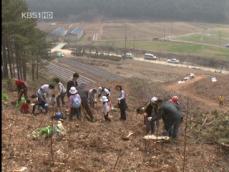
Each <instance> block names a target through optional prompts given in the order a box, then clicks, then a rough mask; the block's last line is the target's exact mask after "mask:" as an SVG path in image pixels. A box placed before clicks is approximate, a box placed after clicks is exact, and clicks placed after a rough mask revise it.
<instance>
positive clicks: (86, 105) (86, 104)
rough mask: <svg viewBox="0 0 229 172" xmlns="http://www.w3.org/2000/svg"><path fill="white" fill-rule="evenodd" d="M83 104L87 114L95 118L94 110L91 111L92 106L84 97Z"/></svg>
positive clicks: (91, 118)
mask: <svg viewBox="0 0 229 172" xmlns="http://www.w3.org/2000/svg"><path fill="white" fill-rule="evenodd" d="M81 105H82V107H83V108H84V109H85V111H86V113H87V115H88V116H89V117H90V120H93V119H94V116H93V114H92V111H91V109H90V106H89V103H88V101H87V100H83V99H82V104H81Z"/></svg>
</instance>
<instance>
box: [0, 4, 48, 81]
mask: <svg viewBox="0 0 229 172" xmlns="http://www.w3.org/2000/svg"><path fill="white" fill-rule="evenodd" d="M2 6H3V8H2V47H1V48H2V76H3V78H14V77H17V78H19V79H24V80H26V79H27V76H28V73H31V75H32V79H33V80H34V79H36V78H38V69H39V66H38V65H39V63H40V61H41V59H42V58H47V47H48V45H47V43H46V34H45V33H43V32H42V31H40V30H39V29H37V28H36V21H35V20H33V19H25V18H22V12H26V11H28V7H27V4H26V2H25V1H23V0H2ZM28 67H29V69H31V70H30V71H31V72H30V71H29V70H28Z"/></svg>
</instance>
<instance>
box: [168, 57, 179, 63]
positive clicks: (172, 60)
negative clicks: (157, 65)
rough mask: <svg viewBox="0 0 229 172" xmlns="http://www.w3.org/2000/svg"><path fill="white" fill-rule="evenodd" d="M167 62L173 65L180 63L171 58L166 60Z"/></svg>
mask: <svg viewBox="0 0 229 172" xmlns="http://www.w3.org/2000/svg"><path fill="white" fill-rule="evenodd" d="M167 62H168V63H175V64H177V63H180V60H178V59H175V58H172V59H168V60H167Z"/></svg>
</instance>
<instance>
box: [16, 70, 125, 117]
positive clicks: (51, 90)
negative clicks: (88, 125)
mask: <svg viewBox="0 0 229 172" xmlns="http://www.w3.org/2000/svg"><path fill="white" fill-rule="evenodd" d="M78 78H79V74H78V73H74V74H73V77H72V79H71V80H70V81H68V82H67V86H66V87H65V85H64V84H63V83H62V82H61V81H60V79H59V78H54V79H53V83H52V84H43V85H41V86H40V88H38V90H37V91H36V94H35V95H33V96H32V97H31V98H33V99H34V101H33V103H34V105H33V108H32V113H33V114H35V113H36V110H37V109H42V110H43V111H44V113H47V112H48V109H49V107H50V105H53V106H55V107H57V108H56V111H61V109H62V108H63V107H65V105H66V104H67V108H68V110H67V111H68V112H69V120H73V118H74V117H76V118H77V119H79V120H80V119H81V111H82V110H84V111H85V115H86V118H87V119H88V120H90V121H94V120H95V119H94V114H93V112H94V111H93V109H95V108H96V107H95V105H96V103H97V99H99V100H100V101H101V103H102V112H103V116H104V119H105V121H111V119H110V112H111V110H112V109H113V106H112V103H111V90H110V89H109V88H106V87H102V86H100V87H98V88H88V86H87V85H86V84H85V83H81V84H79V83H78ZM16 85H17V88H18V101H21V98H22V96H24V98H25V99H26V100H28V96H27V90H28V87H27V84H26V83H25V82H24V81H22V80H16ZM115 89H116V90H117V91H118V92H119V96H118V98H117V104H118V107H119V109H120V114H121V115H120V120H126V118H127V112H126V111H127V103H126V94H125V91H124V90H123V88H122V86H121V85H117V86H115ZM66 96H67V99H68V101H67V102H68V103H66V102H65V97H66ZM28 101H29V100H28ZM29 102H30V101H29ZM58 114H59V113H58Z"/></svg>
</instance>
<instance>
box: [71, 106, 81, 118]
mask: <svg viewBox="0 0 229 172" xmlns="http://www.w3.org/2000/svg"><path fill="white" fill-rule="evenodd" d="M73 116H76V117H77V119H80V117H81V108H73V107H72V108H71V111H70V115H69V119H70V120H72V119H73Z"/></svg>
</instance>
